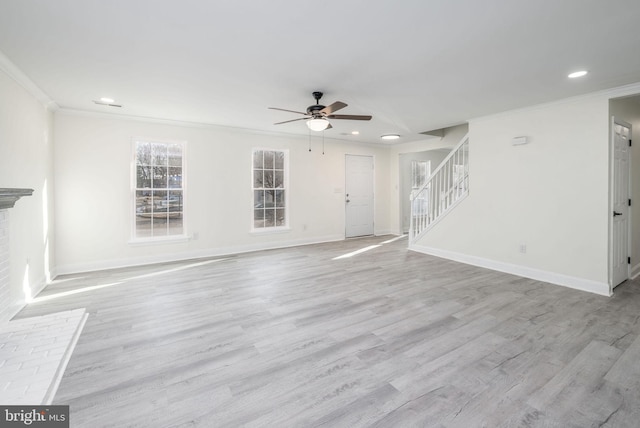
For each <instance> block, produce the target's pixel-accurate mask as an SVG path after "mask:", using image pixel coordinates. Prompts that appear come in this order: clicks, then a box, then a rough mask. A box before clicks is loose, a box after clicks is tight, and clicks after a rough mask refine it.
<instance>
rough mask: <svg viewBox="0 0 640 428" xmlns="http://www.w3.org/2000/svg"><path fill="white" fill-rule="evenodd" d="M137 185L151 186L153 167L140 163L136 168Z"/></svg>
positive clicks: (138, 186) (142, 186)
mask: <svg viewBox="0 0 640 428" xmlns="http://www.w3.org/2000/svg"><path fill="white" fill-rule="evenodd" d="M136 187H137V188H140V189H142V188H151V167H150V166H141V165H138V167H137V168H136Z"/></svg>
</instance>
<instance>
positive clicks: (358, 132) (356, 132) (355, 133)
mask: <svg viewBox="0 0 640 428" xmlns="http://www.w3.org/2000/svg"><path fill="white" fill-rule="evenodd" d="M351 135H360V131H351Z"/></svg>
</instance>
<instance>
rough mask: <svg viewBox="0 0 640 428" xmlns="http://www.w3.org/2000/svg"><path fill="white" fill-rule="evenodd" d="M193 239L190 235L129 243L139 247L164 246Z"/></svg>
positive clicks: (146, 239) (134, 240)
mask: <svg viewBox="0 0 640 428" xmlns="http://www.w3.org/2000/svg"><path fill="white" fill-rule="evenodd" d="M190 240H191V237H190V236H188V235H176V236H163V237H159V238H138V239H132V240H130V241H129V242H128V244H129V245H131V246H134V247H137V246H144V245H162V244H180V243H183V242H189V241H190Z"/></svg>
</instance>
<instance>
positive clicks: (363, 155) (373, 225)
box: [344, 153, 376, 239]
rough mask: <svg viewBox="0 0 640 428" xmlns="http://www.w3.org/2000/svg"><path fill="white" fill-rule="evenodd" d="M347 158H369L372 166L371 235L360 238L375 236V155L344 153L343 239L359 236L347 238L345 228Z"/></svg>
mask: <svg viewBox="0 0 640 428" xmlns="http://www.w3.org/2000/svg"><path fill="white" fill-rule="evenodd" d="M349 156H359V157H367V158H371V164H372V169H371V192H372V196H371V210H372V213H371V214H372V216H371V221H372V229H373V230H372V232H371V235H361V236H375V234H376V206H375V201H376V157H375V155H369V154H353V153H345V154H344V201H345V202H344V237H345V239H349V238H358V237H360V235H358V236H351V237H350V236H347V227H348V223H347V202H346V201H347V199H348V197H347V190H348V189H347V176H348V171H347V158H348V157H349Z"/></svg>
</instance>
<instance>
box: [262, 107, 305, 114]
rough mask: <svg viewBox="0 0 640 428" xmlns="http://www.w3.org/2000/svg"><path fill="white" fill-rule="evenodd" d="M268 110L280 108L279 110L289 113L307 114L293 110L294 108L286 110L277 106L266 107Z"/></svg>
mask: <svg viewBox="0 0 640 428" xmlns="http://www.w3.org/2000/svg"><path fill="white" fill-rule="evenodd" d="M267 108H268V109H269V110H280V111H288V112H289V113H298V114H304V115H305V116H306V115H307V113H303V112H301V111H294V110H286V109H283V108H278V107H267Z"/></svg>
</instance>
